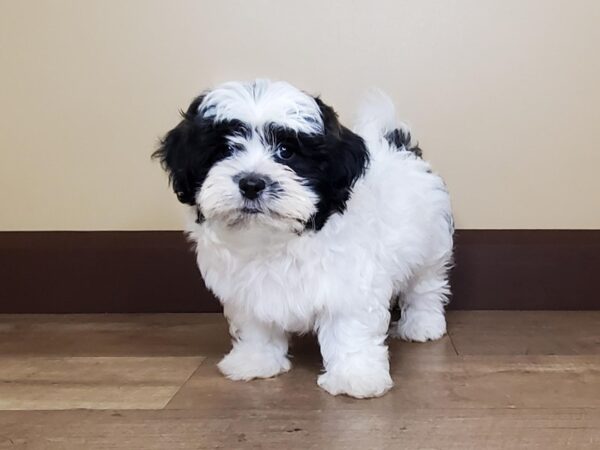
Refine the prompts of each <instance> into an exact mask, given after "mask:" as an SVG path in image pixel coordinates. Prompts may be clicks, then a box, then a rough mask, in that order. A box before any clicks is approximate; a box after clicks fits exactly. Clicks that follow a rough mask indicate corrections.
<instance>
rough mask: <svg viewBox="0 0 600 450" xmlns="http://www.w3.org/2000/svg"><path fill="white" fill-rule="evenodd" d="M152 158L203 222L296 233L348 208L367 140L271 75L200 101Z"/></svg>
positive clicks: (223, 87)
mask: <svg viewBox="0 0 600 450" xmlns="http://www.w3.org/2000/svg"><path fill="white" fill-rule="evenodd" d="M154 156H155V157H157V158H159V159H160V161H161V163H162V165H163V167H164V168H165V169H166V170H167V171H168V173H169V177H170V180H171V183H172V186H173V190H174V191H175V193H176V194H177V198H178V199H179V201H180V202H182V203H185V204H188V205H190V206H193V207H195V208H197V210H198V220H199V221H202V220H207V221H219V222H220V223H222V224H224V225H226V226H228V227H237V226H253V225H258V226H266V227H270V228H276V229H280V230H285V231H291V232H294V233H300V232H302V231H303V230H305V229H314V230H318V229H320V228H321V227H322V226H323V225H324V224H325V222H326V221H327V218H328V217H329V216H330V215H331V214H333V213H336V212H343V211H344V208H345V205H346V201H347V200H348V198H349V196H350V193H351V189H352V186H353V184H354V182H355V181H356V180H357V178H358V177H360V176H361V174H362V173H363V172H364V170H365V167H366V165H367V163H368V153H367V150H366V148H365V145H364V142H363V140H362V139H361V138H360V137H359V136H357V135H356V134H354V133H352V132H351V131H350V130H348V129H347V128H345V127H343V126H342V125H341V124H340V123H339V121H338V119H337V114H336V113H335V111H334V110H333V109H332V108H331V107H329V106H327V105H325V104H324V103H323V102H322V101H321V100H320V99H319V98H315V97H312V96H310V95H308V94H306V93H304V92H302V91H300V90H298V89H296V88H295V87H293V86H291V85H290V84H288V83H285V82H271V81H267V80H257V81H255V82H251V83H238V82H232V83H226V84H223V85H221V86H219V87H217V88H216V89H214V90H212V91H209V92H206V93H204V94H203V95H201V96H200V97H198V98H196V99H195V100H194V101H193V102H192V103H191V105H190V106H189V108H188V109H187V111H186V112H185V113H183V120H182V121H181V122H180V123H179V125H177V126H176V127H175V128H174V129H173V130H171V131H170V132H169V133H168V134H167V135H166V136H165V138H164V139H163V140H162V141H161V146H160V148H159V149H158V150H157V151H156V152H155V153H154Z"/></svg>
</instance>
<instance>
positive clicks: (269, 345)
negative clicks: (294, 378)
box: [218, 311, 291, 381]
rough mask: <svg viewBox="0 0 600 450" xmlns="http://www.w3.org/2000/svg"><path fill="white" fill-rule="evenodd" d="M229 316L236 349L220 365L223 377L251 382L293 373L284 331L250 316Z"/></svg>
mask: <svg viewBox="0 0 600 450" xmlns="http://www.w3.org/2000/svg"><path fill="white" fill-rule="evenodd" d="M226 315H227V318H228V320H229V330H230V333H231V337H232V343H233V348H232V349H231V351H230V352H229V353H228V354H227V355H226V356H225V357H224V358H223V359H222V360H221V362H220V363H219V364H218V367H219V370H220V371H221V372H222V373H223V375H225V376H226V377H227V378H229V379H232V380H246V381H247V380H251V379H253V378H270V377H273V376H275V375H278V374H280V373H282V372H287V371H288V370H290V368H291V364H290V361H289V359H288V357H287V351H288V337H287V334H286V333H285V331H284V330H283V329H282V328H280V327H277V326H275V325H273V324H266V323H264V322H261V321H259V320H257V319H256V318H255V317H251V316H248V315H237V314H232V313H231V312H229V313H228V314H227V311H226Z"/></svg>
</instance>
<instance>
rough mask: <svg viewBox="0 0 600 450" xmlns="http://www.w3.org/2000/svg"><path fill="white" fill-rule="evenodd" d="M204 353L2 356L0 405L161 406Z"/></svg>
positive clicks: (31, 407)
mask: <svg viewBox="0 0 600 450" xmlns="http://www.w3.org/2000/svg"><path fill="white" fill-rule="evenodd" d="M202 359H203V358H201V357H155V358H132V357H120V358H112V357H76V358H70V357H61V358H16V357H2V358H0V410H39V409H45V410H50V409H75V408H91V409H160V408H162V407H164V406H165V405H166V404H167V402H168V401H169V400H170V399H171V398H172V397H173V395H174V394H175V393H176V392H177V390H178V389H179V388H180V387H181V386H182V384H183V383H184V382H185V381H186V380H187V379H188V378H189V377H190V375H191V374H192V373H193V372H194V370H196V368H197V367H198V366H199V365H200V363H201V362H202Z"/></svg>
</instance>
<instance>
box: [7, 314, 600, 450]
mask: <svg viewBox="0 0 600 450" xmlns="http://www.w3.org/2000/svg"><path fill="white" fill-rule="evenodd" d="M599 320H600V314H599V313H597V312H577V313H571V312H552V313H547V312H516V311H511V312H490V311H485V312H472V311H469V312H463V311H452V312H450V313H449V315H448V322H449V336H446V337H444V338H443V339H441V340H440V341H437V342H429V343H425V344H417V343H405V342H401V341H398V340H390V341H389V343H390V356H391V368H392V376H393V378H394V380H395V383H396V385H395V387H394V389H393V390H392V391H391V392H390V393H389V394H388V395H386V396H384V397H383V398H380V399H371V400H355V399H351V398H348V397H332V396H330V395H328V394H327V393H325V392H324V391H322V390H321V389H319V388H318V387H317V385H316V378H317V376H318V374H319V373H320V371H321V370H322V364H321V358H320V355H319V349H318V345H317V343H316V340H315V338H314V337H311V336H304V337H300V338H294V339H293V341H292V345H291V348H290V353H291V355H292V361H293V364H294V368H293V369H292V371H291V372H289V373H287V374H284V375H282V376H280V377H277V378H273V379H269V380H259V381H252V382H248V383H243V382H233V381H229V380H227V379H225V378H224V377H222V376H221V375H220V374H219V372H218V370H217V368H216V363H217V362H218V361H219V359H220V358H221V357H222V356H223V354H225V352H226V351H227V350H228V349H229V347H230V343H229V337H228V333H227V325H226V323H225V320H224V319H223V317H222V315H218V314H209V315H203V314H167V315H163V314H156V315H71V316H6V315H5V316H1V315H0V449H2V448H11V449H34V450H37V449H67V450H70V449H113V450H114V449H128V450H129V449H137V448H144V449H149V450H153V449H161V450H162V449H188V448H190V449H192V448H194V449H196V448H233V449H235V448H265V449H284V448H285V449H296V448H302V449H311V448H314V449H320V448H328V449H338V448H339V449H342V448H344V449H355V448H357V449H358V448H360V449H361V450H362V449H365V448H384V449H392V448H394V449H395V448H406V449H450V450H453V449H456V450H459V449H460V450H475V449H476V450H484V449H485V450H487V449H491V450H496V449H497V450H500V449H515V448H519V449H522V448H524V449H539V450H542V449H543V450H547V449H550V450H552V449H596V448H600V395H599V392H600V351H599V346H600V337H599V335H598V333H599V332H600V322H599ZM76 408H84V409H76ZM2 410H4V411H2Z"/></svg>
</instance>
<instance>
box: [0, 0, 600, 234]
mask: <svg viewBox="0 0 600 450" xmlns="http://www.w3.org/2000/svg"><path fill="white" fill-rule="evenodd" d="M599 24H600V1H597V0H589V1H584V0H574V1H569V2H568V1H566V0H562V1H555V0H537V1H534V0H510V1H509V0H504V1H501V0H497V1H482V0H472V1H467V0H464V1H461V0H456V1H451V0H440V1H428V0H422V1H417V0H415V1H394V0H389V1H373V0H369V1H367V0H365V1H349V0H345V1H342V0H339V1H325V0H311V1H306V0H303V1H276V0H273V1H266V0H263V1H258V0H253V1H242V0H240V1H224V0H219V1H217V0H211V1H194V0H176V1H166V0H153V1H150V0H70V1H66V0H60V1H59V0H48V1H41V0H39V1H33V0H19V1H16V0H0V101H1V106H0V206H1V209H0V229H3V230H44V229H50V230H52V229H57V230H58V229H74V230H79V229H81V230H100V229H178V228H180V224H181V209H180V207H179V206H178V204H177V202H176V199H175V197H174V195H172V194H171V192H170V191H169V190H168V188H167V183H166V177H165V175H164V174H163V173H162V172H161V170H160V169H159V167H158V165H157V164H156V163H153V162H151V161H150V158H149V155H150V153H151V151H152V150H153V148H154V146H155V143H156V140H157V138H158V137H159V136H160V135H161V134H162V133H164V132H165V131H167V130H168V129H169V128H170V127H171V126H173V125H174V124H175V123H176V121H177V120H178V115H177V110H178V108H182V107H185V106H187V103H188V101H189V100H190V99H191V98H192V97H193V96H194V95H195V94H197V93H198V92H199V91H201V90H202V89H204V88H206V87H209V86H210V85H212V84H214V83H217V82H220V81H225V80H230V79H248V78H253V77H256V76H262V77H271V78H276V79H287V80H289V81H291V82H293V83H295V84H297V85H298V86H300V87H301V88H304V89H306V90H308V91H310V92H313V93H321V94H322V95H323V97H324V99H325V100H326V101H327V102H330V103H332V104H333V105H334V106H336V107H337V108H338V110H339V111H340V113H341V116H342V118H343V119H344V120H346V121H349V120H350V119H351V116H352V111H353V107H354V106H355V104H356V103H357V101H358V97H359V95H360V94H361V93H362V92H363V91H364V90H365V89H366V88H367V87H369V86H372V85H376V86H379V87H381V88H383V89H384V90H386V91H387V92H388V93H390V94H391V95H392V96H393V97H394V99H395V100H396V101H397V104H398V108H399V111H400V113H401V115H402V117H403V118H404V119H406V120H407V121H408V122H409V123H411V124H412V125H413V129H414V131H415V133H416V136H417V137H418V138H419V140H420V142H421V144H422V147H423V148H424V150H425V154H426V156H427V158H429V159H430V160H431V161H432V162H433V164H434V167H435V168H436V170H437V171H439V172H440V173H441V174H442V175H443V176H444V177H445V179H446V180H447V182H448V185H449V187H450V189H451V192H452V195H453V199H454V206H455V210H456V219H457V225H458V226H459V227H461V228H599V227H600V176H599V174H598V170H599V167H600V128H599V127H600V26H599Z"/></svg>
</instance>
